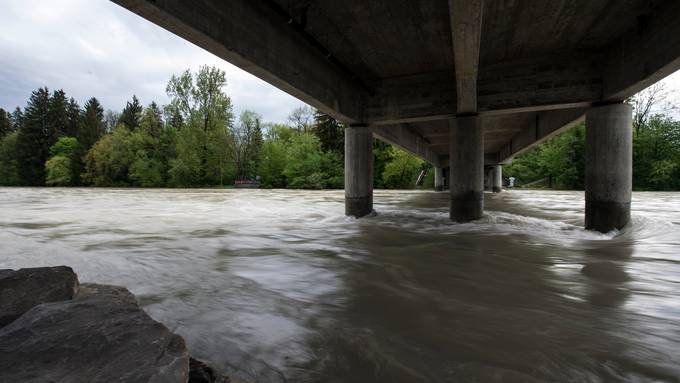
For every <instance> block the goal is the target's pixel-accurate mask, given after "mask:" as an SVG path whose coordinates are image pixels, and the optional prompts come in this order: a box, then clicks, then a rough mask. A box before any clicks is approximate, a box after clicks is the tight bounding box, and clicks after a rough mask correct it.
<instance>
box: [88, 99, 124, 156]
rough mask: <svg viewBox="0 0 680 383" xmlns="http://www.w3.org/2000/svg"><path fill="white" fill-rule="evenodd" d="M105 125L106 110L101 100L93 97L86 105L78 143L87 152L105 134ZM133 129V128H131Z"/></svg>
mask: <svg viewBox="0 0 680 383" xmlns="http://www.w3.org/2000/svg"><path fill="white" fill-rule="evenodd" d="M105 126H106V125H105V123H104V108H102V106H101V104H100V103H99V100H97V99H96V98H94V97H92V98H91V99H89V100H87V102H86V103H85V109H84V110H83V115H82V126H81V129H80V134H79V135H78V142H80V144H81V145H82V146H83V148H84V149H85V150H86V151H87V150H89V149H90V148H91V147H92V145H94V144H95V142H97V140H99V138H100V137H101V136H102V135H103V134H104V132H105V130H106V128H105ZM126 126H127V125H126ZM129 129H131V128H129Z"/></svg>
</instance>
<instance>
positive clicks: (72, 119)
mask: <svg viewBox="0 0 680 383" xmlns="http://www.w3.org/2000/svg"><path fill="white" fill-rule="evenodd" d="M66 108H67V112H66V114H67V116H68V127H67V129H66V135H67V136H69V137H78V134H79V132H80V120H81V115H80V114H81V111H80V105H78V103H77V102H76V100H74V99H73V97H71V99H70V100H69V101H68V105H67V107H66Z"/></svg>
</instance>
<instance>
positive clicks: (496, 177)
mask: <svg viewBox="0 0 680 383" xmlns="http://www.w3.org/2000/svg"><path fill="white" fill-rule="evenodd" d="M491 191H492V192H494V193H500V192H501V191H503V165H494V166H493V168H492V172H491Z"/></svg>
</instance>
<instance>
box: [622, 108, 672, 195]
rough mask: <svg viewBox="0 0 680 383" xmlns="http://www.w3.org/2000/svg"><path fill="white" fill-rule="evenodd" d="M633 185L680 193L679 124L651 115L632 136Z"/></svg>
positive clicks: (639, 187) (663, 117)
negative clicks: (678, 191)
mask: <svg viewBox="0 0 680 383" xmlns="http://www.w3.org/2000/svg"><path fill="white" fill-rule="evenodd" d="M633 186H634V187H635V188H636V189H638V190H680V122H678V121H674V120H672V119H670V118H668V117H665V116H658V115H657V116H652V117H651V118H650V119H649V120H648V121H647V123H646V124H644V125H642V126H641V127H640V128H639V129H638V130H637V134H636V135H635V136H633Z"/></svg>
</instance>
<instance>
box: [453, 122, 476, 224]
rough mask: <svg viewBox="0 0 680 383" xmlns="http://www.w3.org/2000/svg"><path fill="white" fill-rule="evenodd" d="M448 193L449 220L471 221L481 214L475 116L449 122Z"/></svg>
mask: <svg viewBox="0 0 680 383" xmlns="http://www.w3.org/2000/svg"><path fill="white" fill-rule="evenodd" d="M449 124H450V132H451V133H450V134H451V136H450V146H449V160H450V162H451V168H450V175H449V180H450V181H449V189H450V191H451V209H450V217H451V220H453V221H456V222H468V221H474V220H476V219H479V218H481V217H482V213H483V211H484V141H483V136H482V126H481V121H480V119H479V117H478V116H476V115H471V116H460V117H456V118H455V119H451V120H450V122H449Z"/></svg>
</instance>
